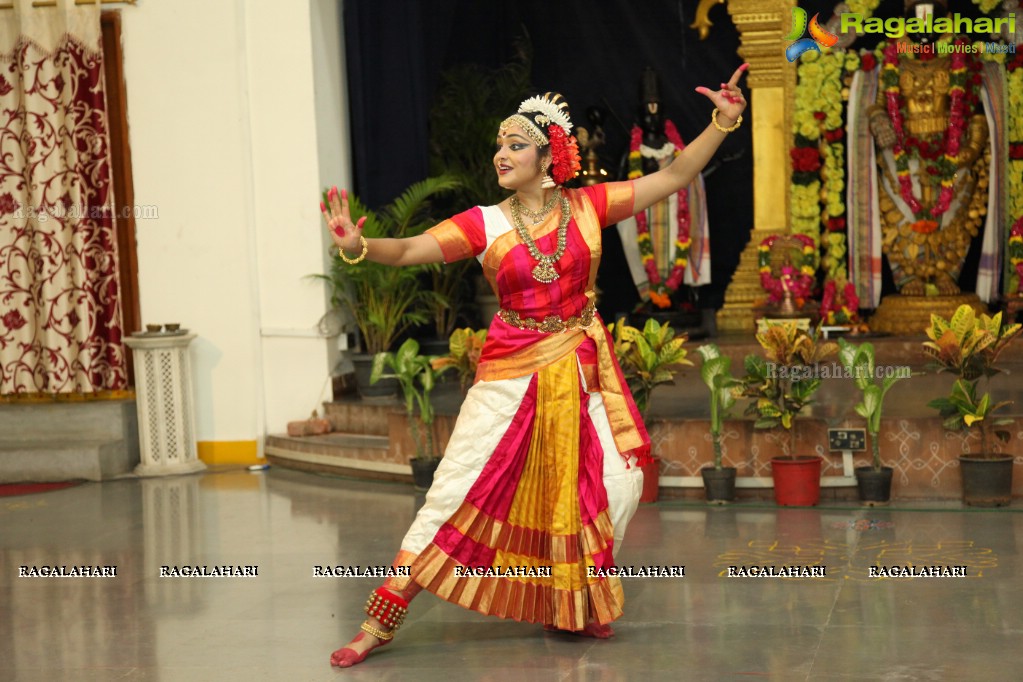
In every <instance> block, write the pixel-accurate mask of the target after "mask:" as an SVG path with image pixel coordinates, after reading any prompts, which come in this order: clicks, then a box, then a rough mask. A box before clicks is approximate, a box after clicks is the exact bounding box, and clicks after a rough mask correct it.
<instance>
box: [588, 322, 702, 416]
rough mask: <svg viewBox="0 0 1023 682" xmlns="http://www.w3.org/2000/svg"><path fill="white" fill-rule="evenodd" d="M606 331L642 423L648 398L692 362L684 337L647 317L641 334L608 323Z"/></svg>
mask: <svg viewBox="0 0 1023 682" xmlns="http://www.w3.org/2000/svg"><path fill="white" fill-rule="evenodd" d="M608 329H609V330H610V331H611V334H612V336H613V338H614V349H615V355H616V356H617V358H618V363H619V364H620V365H621V366H622V374H623V375H624V376H625V381H626V383H628V385H629V390H630V391H632V397H633V399H634V400H635V401H636V408H637V409H638V410H639V411H640V414H642V415H643V419H644V420H646V418H647V414H648V412H649V411H650V395H651V394H652V393H653V391H654V389H655V388H656V387H657V386H659V385H661V384H670V383H673V382H674V380H675V374H677V373H678V371H679V370H680V369H681V368H682V366H683V365H692V364H693V363H692V362H690V361H689V360H687V359H686V354H687V353H686V349H685V347H684V344H685V342H686V340H687V337H686V335H685V334H676V333H675V330H674V329H672V328H671V325H669V324H661V323H660V322H658V321H657V320H655V319H653V318H650V319H648V320H647V321H646V324H645V325H643V331H640V330H639V329H636V328H635V327H630V326H629V325H627V324H618V325H615V324H611V325H608Z"/></svg>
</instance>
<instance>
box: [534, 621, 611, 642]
mask: <svg viewBox="0 0 1023 682" xmlns="http://www.w3.org/2000/svg"><path fill="white" fill-rule="evenodd" d="M543 629H544V632H563V633H565V634H566V635H576V636H577V637H593V638H595V639H611V638H612V637H614V636H615V631H614V630H613V629H612V628H611V626H610V625H601V624H600V623H587V624H586V627H584V628H583V629H582V630H562V629H560V628H556V627H554V626H553V625H544V626H543Z"/></svg>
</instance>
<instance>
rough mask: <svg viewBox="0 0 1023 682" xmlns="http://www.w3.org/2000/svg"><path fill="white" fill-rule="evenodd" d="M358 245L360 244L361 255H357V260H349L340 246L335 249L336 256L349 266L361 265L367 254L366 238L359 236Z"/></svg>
mask: <svg viewBox="0 0 1023 682" xmlns="http://www.w3.org/2000/svg"><path fill="white" fill-rule="evenodd" d="M359 243H360V244H362V253H360V254H359V256H358V258H349V257H348V256H346V255H345V250H344V249H343V248H341V247H340V246H339V247H337V255H339V256H341V260H343V261H344V262H346V263H348V264H349V265H356V264H358V263H361V262H362V261H363V259H364V258H365V257H366V254H367V253H369V243H367V242H366V238H365V237H363V236H362V235H361V234H360V235H359Z"/></svg>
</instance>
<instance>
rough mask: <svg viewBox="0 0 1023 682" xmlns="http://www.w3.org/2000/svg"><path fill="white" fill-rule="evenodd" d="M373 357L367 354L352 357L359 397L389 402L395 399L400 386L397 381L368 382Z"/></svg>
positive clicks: (371, 371) (371, 370)
mask: <svg viewBox="0 0 1023 682" xmlns="http://www.w3.org/2000/svg"><path fill="white" fill-rule="evenodd" d="M373 357H374V356H372V355H370V354H368V353H357V354H353V355H352V364H353V365H354V366H355V382H356V384H357V385H358V387H359V395H360V396H361V397H362V398H368V399H370V400H390V399H393V398H396V397H397V395H398V389H399V388H400V384H399V383H398V380H397V379H381V380H380V381H378V382H376V383H375V384H371V383H370V382H369V377H370V375H371V374H372V373H373Z"/></svg>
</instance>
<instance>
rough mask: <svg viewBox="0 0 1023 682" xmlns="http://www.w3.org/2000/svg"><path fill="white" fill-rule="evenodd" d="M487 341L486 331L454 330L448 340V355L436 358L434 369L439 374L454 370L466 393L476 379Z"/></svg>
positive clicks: (466, 328) (465, 328)
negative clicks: (450, 369)
mask: <svg viewBox="0 0 1023 682" xmlns="http://www.w3.org/2000/svg"><path fill="white" fill-rule="evenodd" d="M486 340H487V330H486V329H479V330H472V329H470V328H468V327H464V328H462V329H456V330H454V331H453V332H451V336H450V337H449V339H448V350H449V352H448V354H447V355H443V356H441V357H439V358H436V359H435V360H434V361H433V368H434V369H435V370H437V371H438V373H440V372H443V371H445V370H447V369H449V368H454V369H455V371H456V372H457V373H458V381H459V385H460V386H461V388H462V392H463V393H464V392H465V391H467V390H468V389H469V386H470V385H471V384H472V381H473V379H474V378H475V377H476V368H477V367H478V366H479V362H480V355H481V354H482V352H483V344H484V343H485V342H486Z"/></svg>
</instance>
